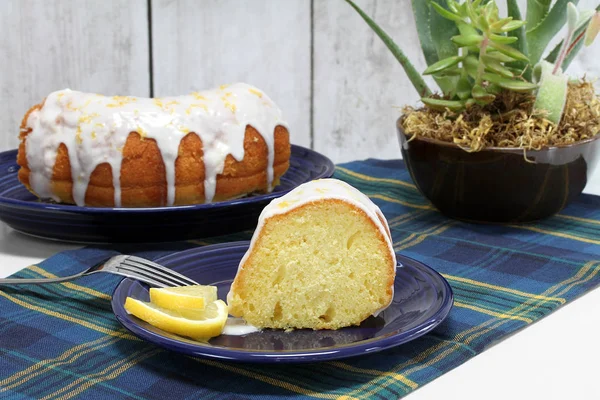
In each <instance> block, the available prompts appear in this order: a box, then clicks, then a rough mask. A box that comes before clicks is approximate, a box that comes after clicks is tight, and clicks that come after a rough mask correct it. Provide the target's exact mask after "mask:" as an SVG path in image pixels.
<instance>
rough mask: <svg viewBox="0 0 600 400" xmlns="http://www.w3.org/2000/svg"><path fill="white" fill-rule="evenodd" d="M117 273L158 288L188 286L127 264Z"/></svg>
mask: <svg viewBox="0 0 600 400" xmlns="http://www.w3.org/2000/svg"><path fill="white" fill-rule="evenodd" d="M115 271H116V272H117V273H120V274H121V275H125V276H129V277H130V278H134V279H138V280H140V281H144V282H146V283H149V284H151V285H154V286H158V287H173V286H186V285H182V284H180V283H179V282H175V281H172V280H169V279H165V278H163V277H162V276H157V275H156V274H155V273H153V272H152V271H144V270H141V269H139V268H137V267H132V266H129V265H125V264H121V265H119V266H118V267H117V268H116V269H115Z"/></svg>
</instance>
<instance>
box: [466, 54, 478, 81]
mask: <svg viewBox="0 0 600 400" xmlns="http://www.w3.org/2000/svg"><path fill="white" fill-rule="evenodd" d="M463 65H464V67H465V70H466V71H467V74H469V76H470V77H472V78H474V77H476V76H477V70H478V69H479V60H478V59H477V57H475V56H474V55H472V54H470V55H468V56H467V57H466V58H465V59H464V60H463Z"/></svg>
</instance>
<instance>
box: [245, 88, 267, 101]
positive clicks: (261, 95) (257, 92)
mask: <svg viewBox="0 0 600 400" xmlns="http://www.w3.org/2000/svg"><path fill="white" fill-rule="evenodd" d="M248 91H249V92H250V93H252V94H253V95H255V96H258V97H259V98H261V99H262V97H263V94H262V93H261V92H259V91H258V90H256V89H252V88H250V89H248Z"/></svg>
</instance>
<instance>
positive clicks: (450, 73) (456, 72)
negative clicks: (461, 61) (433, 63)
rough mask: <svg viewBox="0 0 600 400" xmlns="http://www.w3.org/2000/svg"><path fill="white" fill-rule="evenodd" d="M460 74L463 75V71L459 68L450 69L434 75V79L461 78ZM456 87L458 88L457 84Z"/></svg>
mask: <svg viewBox="0 0 600 400" xmlns="http://www.w3.org/2000/svg"><path fill="white" fill-rule="evenodd" d="M460 74H461V71H460V69H459V68H449V69H445V70H443V71H441V72H437V73H435V74H432V75H433V77H434V78H448V77H456V76H460ZM454 86H455V87H456V84H455V85H454ZM455 87H454V88H453V90H454V89H455Z"/></svg>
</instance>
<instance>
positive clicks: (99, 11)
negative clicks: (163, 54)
mask: <svg viewBox="0 0 600 400" xmlns="http://www.w3.org/2000/svg"><path fill="white" fill-rule="evenodd" d="M146 6H147V2H146V0H111V1H96V0H3V1H1V2H0V33H1V35H2V36H1V39H0V59H1V60H2V62H3V65H2V67H1V68H2V69H1V71H2V72H1V73H0V108H1V109H2V110H3V112H2V113H1V114H0V126H1V127H2V129H3V132H2V135H0V149H2V150H6V149H9V148H16V147H17V144H18V138H17V137H18V134H19V124H20V122H21V119H22V118H23V115H24V114H25V112H26V111H27V110H28V109H29V108H30V107H31V106H32V105H34V104H37V103H39V102H40V101H42V100H43V99H44V97H45V96H46V95H47V94H48V93H50V92H52V91H54V90H58V89H63V88H65V87H69V88H71V89H73V90H82V91H91V92H97V93H103V94H122V95H128V94H130V95H137V96H148V94H149V63H148V20H147V8H146Z"/></svg>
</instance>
